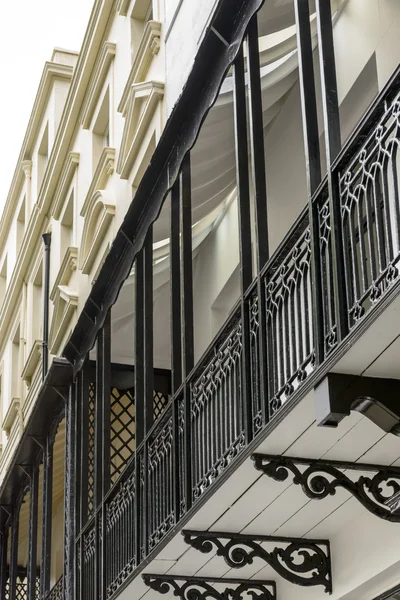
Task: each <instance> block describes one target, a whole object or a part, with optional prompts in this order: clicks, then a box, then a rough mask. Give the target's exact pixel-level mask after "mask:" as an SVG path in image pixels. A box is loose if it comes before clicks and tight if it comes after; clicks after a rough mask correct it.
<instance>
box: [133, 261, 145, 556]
mask: <svg viewBox="0 0 400 600" xmlns="http://www.w3.org/2000/svg"><path fill="white" fill-rule="evenodd" d="M143 290H144V269H143V250H141V251H140V252H139V253H138V255H137V257H136V261H135V344H134V346H135V426H136V448H139V447H140V445H141V444H142V442H143V439H144V329H143V314H144V305H143V303H144V293H143ZM140 456H141V454H140V452H138V451H136V453H135V476H136V495H135V516H136V518H135V527H136V564H139V562H140V560H141V554H142V550H141V549H142V545H143V543H144V540H143V539H142V538H143V529H144V523H143V520H142V500H143V498H142V495H141V486H142V482H141V473H140Z"/></svg>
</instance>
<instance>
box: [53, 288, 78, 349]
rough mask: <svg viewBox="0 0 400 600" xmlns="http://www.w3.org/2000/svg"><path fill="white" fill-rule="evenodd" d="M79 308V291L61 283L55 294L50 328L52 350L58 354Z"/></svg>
mask: <svg viewBox="0 0 400 600" xmlns="http://www.w3.org/2000/svg"><path fill="white" fill-rule="evenodd" d="M77 308H78V293H77V292H76V291H75V290H73V289H71V288H70V287H68V286H66V285H59V286H58V288H57V291H56V295H55V302H54V315H53V319H52V323H51V329H50V352H51V353H52V354H57V353H58V351H59V346H60V344H61V342H62V340H63V338H64V336H65V333H66V332H67V329H68V325H70V323H71V320H72V317H73V315H74V313H75V312H76V310H77Z"/></svg>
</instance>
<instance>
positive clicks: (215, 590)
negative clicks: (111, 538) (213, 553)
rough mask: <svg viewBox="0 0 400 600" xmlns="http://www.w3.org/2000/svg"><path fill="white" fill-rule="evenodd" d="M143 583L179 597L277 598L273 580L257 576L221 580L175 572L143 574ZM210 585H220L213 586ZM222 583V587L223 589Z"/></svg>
mask: <svg viewBox="0 0 400 600" xmlns="http://www.w3.org/2000/svg"><path fill="white" fill-rule="evenodd" d="M142 577H143V580H144V582H145V584H146V585H148V586H149V587H150V588H151V589H153V590H155V591H156V592H159V593H160V594H171V593H173V595H174V596H177V597H179V598H181V600H208V599H212V600H244V599H245V598H246V596H250V597H251V598H252V599H253V600H276V584H275V582H274V581H260V580H257V579H249V580H245V579H223V578H213V577H182V576H178V575H150V574H147V573H146V574H145V575H142ZM213 584H219V585H216V586H215V587H214V585H213ZM222 586H223V589H222Z"/></svg>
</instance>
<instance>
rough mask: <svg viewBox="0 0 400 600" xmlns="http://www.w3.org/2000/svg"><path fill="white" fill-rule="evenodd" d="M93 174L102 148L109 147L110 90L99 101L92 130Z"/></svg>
mask: <svg viewBox="0 0 400 600" xmlns="http://www.w3.org/2000/svg"><path fill="white" fill-rule="evenodd" d="M92 136H93V173H94V172H95V170H96V167H97V164H98V162H99V159H100V156H101V153H102V151H103V148H106V147H108V146H109V145H110V89H109V88H107V91H106V93H105V94H104V96H103V100H102V101H101V104H100V108H99V110H98V113H97V116H96V119H95V122H94V125H93V129H92Z"/></svg>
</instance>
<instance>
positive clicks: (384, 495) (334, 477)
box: [252, 454, 400, 523]
mask: <svg viewBox="0 0 400 600" xmlns="http://www.w3.org/2000/svg"><path fill="white" fill-rule="evenodd" d="M252 458H253V460H254V466H255V468H256V469H257V470H258V471H261V472H262V473H264V474H265V475H267V476H268V477H271V478H272V479H274V480H275V481H286V479H287V478H288V477H292V481H293V483H294V484H295V485H300V486H301V487H302V489H303V492H304V493H305V494H306V496H307V497H308V498H310V499H312V500H313V499H316V500H322V499H323V498H326V497H327V496H334V495H335V494H336V489H337V488H343V489H345V490H347V491H348V492H349V493H350V494H352V495H353V496H354V498H356V499H357V500H358V501H359V502H360V503H361V504H362V505H363V506H364V507H365V508H366V509H367V510H369V511H370V512H371V513H372V514H374V515H376V516H377V517H380V518H381V519H385V520H387V521H392V522H394V523H399V522H400V512H399V511H396V510H395V511H392V510H391V507H390V499H391V498H392V497H393V496H395V495H396V494H397V493H398V492H399V491H400V467H386V466H381V465H369V464H363V463H348V462H339V461H332V460H330V461H329V460H313V459H308V458H291V457H288V456H272V455H268V454H266V455H263V454H254V455H253V457H252ZM360 472H361V473H362V474H361V475H359V473H360ZM365 473H371V476H366V475H365ZM357 474H358V479H356V475H357Z"/></svg>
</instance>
